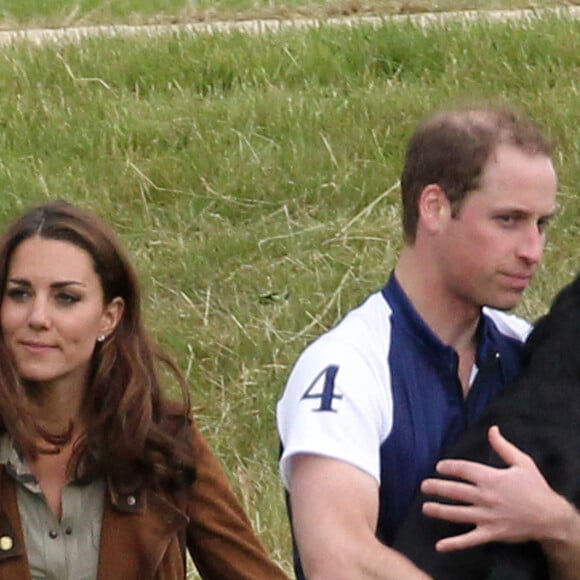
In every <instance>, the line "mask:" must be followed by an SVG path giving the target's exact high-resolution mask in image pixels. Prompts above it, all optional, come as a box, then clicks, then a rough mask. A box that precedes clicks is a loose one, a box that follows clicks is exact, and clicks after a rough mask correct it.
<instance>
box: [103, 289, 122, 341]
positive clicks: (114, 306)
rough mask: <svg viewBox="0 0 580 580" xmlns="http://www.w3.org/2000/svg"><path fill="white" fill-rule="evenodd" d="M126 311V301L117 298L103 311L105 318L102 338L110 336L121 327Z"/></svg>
mask: <svg viewBox="0 0 580 580" xmlns="http://www.w3.org/2000/svg"><path fill="white" fill-rule="evenodd" d="M124 311H125V301H124V300H123V299H122V298H121V297H120V296H117V297H116V298H113V300H111V301H110V302H109V303H108V304H107V305H105V308H104V310H103V317H102V320H101V335H102V336H105V337H107V336H109V335H110V334H112V333H113V332H115V329H116V328H117V326H118V325H119V322H121V318H123V312H124Z"/></svg>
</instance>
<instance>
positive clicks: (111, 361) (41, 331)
mask: <svg viewBox="0 0 580 580" xmlns="http://www.w3.org/2000/svg"><path fill="white" fill-rule="evenodd" d="M0 290H1V297H2V298H1V308H0V328H1V337H0V578H2V579H3V580H25V579H30V578H31V579H32V580H34V579H36V578H59V579H63V580H65V579H70V580H85V579H95V578H96V579H98V580H105V579H106V580H111V579H116V578H120V579H123V580H133V579H134V580H144V579H147V578H151V579H153V578H155V579H158V580H169V579H171V580H173V579H181V578H185V575H186V565H185V550H186V548H187V549H188V550H189V552H190V554H191V556H192V558H193V561H194V563H195V564H196V566H197V569H198V571H199V572H200V574H201V576H202V577H203V578H212V579H216V580H218V579H219V580H227V579H230V578H231V579H238V578H239V579H244V578H247V579H250V578H251V579H267V578H273V579H279V578H286V576H285V575H284V574H283V572H282V571H281V570H280V569H279V568H278V567H277V566H275V565H274V564H273V563H272V562H271V561H270V560H269V559H268V557H267V555H266V553H265V551H264V549H263V547H262V546H261V545H260V543H259V541H258V540H257V538H256V537H255V535H254V533H253V531H252V529H251V526H250V523H249V521H248V519H247V517H246V516H245V514H244V513H243V511H242V509H241V507H240V505H239V503H238V501H237V500H236V497H235V495H234V494H233V492H232V490H231V488H230V486H229V484H228V481H227V478H226V476H225V474H224V472H223V470H222V468H221V467H220V465H219V463H218V461H217V460H216V458H215V457H214V455H213V454H212V452H211V451H210V449H209V448H208V446H207V443H206V442H205V440H204V439H203V437H202V436H201V434H200V432H199V431H198V430H197V428H196V426H195V423H194V422H193V420H192V417H191V413H190V407H189V399H188V389H187V385H186V384H185V381H184V379H183V376H182V375H181V373H180V372H179V370H178V369H177V368H176V366H175V365H174V364H173V363H172V362H171V360H169V359H168V358H167V357H166V356H165V355H163V354H162V353H161V352H160V351H159V350H158V348H157V346H156V345H155V344H154V343H153V342H152V341H151V340H150V339H149V338H148V336H147V334H146V333H145V331H144V329H143V325H142V321H141V305H140V297H139V285H138V281H137V277H136V274H135V271H134V269H133V267H132V265H131V263H130V262H129V260H128V259H127V256H126V255H125V253H124V252H123V250H122V249H121V247H120V246H119V244H118V242H117V241H116V239H115V236H114V235H113V234H112V233H111V232H110V231H109V229H108V228H107V227H106V226H105V225H104V224H103V223H101V222H100V221H99V220H98V219H97V218H96V217H95V216H94V215H92V214H90V213H88V212H85V211H83V210H81V209H79V208H77V207H75V206H72V205H70V204H67V203H65V202H54V203H49V204H46V205H43V206H39V207H37V208H34V209H32V210H31V211H29V212H28V213H26V214H25V215H24V216H23V217H21V218H20V219H19V220H18V221H16V222H15V223H14V224H13V225H12V227H11V228H10V229H9V231H8V233H7V234H6V235H5V237H4V240H3V242H2V244H1V245H0ZM159 363H164V364H166V365H168V366H169V368H170V369H171V370H172V372H173V374H174V375H175V377H176V379H177V381H178V383H179V384H180V385H181V390H182V393H183V402H181V403H179V404H178V403H172V402H170V401H168V400H167V399H166V398H165V397H164V395H163V393H162V389H161V385H160V380H159V369H158V364H159Z"/></svg>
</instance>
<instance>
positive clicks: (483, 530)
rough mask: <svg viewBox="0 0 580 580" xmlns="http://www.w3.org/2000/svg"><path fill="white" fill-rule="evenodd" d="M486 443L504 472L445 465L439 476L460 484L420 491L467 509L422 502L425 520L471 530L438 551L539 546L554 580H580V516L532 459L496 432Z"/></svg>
mask: <svg viewBox="0 0 580 580" xmlns="http://www.w3.org/2000/svg"><path fill="white" fill-rule="evenodd" d="M489 441H490V444H491V446H492V447H493V449H494V450H495V451H496V452H497V453H498V454H499V456H500V457H501V458H502V459H503V460H504V461H505V463H506V464H507V466H508V467H507V468H494V467H490V466H488V465H483V464H479V463H475V462H472V461H464V460H459V459H453V460H443V461H440V462H439V463H438V464H437V471H438V472H439V473H441V474H442V475H446V476H450V477H454V478H459V479H461V480H463V482H456V481H448V480H443V479H441V480H439V479H427V480H425V481H424V482H423V484H422V485H421V490H422V491H423V492H424V493H427V494H430V495H436V496H439V497H444V498H447V499H450V500H454V501H457V502H460V503H463V504H468V505H446V504H439V503H436V502H426V503H425V504H424V505H423V511H424V513H425V514H426V515H428V516H431V517H436V518H440V519H444V520H448V521H453V522H461V523H469V524H473V525H474V526H475V527H474V529H473V530H471V531H469V532H467V533H465V534H461V535H459V536H454V537H451V538H445V539H443V540H441V541H439V542H438V543H437V546H436V547H437V549H438V550H440V551H452V550H462V549H465V548H469V547H472V546H476V545H479V544H484V543H487V542H492V541H502V542H525V541H529V540H535V541H538V542H540V544H541V545H542V548H543V550H544V553H545V554H546V557H547V559H548V562H549V565H550V570H551V578H552V579H553V580H578V579H580V513H579V512H578V511H577V510H576V509H575V508H574V506H572V505H571V504H570V503H569V502H568V501H566V500H565V499H564V498H563V497H562V496H560V495H558V494H557V493H556V492H555V491H554V490H552V489H551V488H550V486H549V485H548V483H547V482H546V480H545V479H544V477H543V476H542V474H541V473H540V471H539V470H538V468H537V466H536V464H535V463H534V461H533V460H532V458H531V457H530V456H529V455H527V454H525V453H523V452H522V451H520V450H519V449H518V448H517V447H516V446H515V445H513V444H511V443H510V442H509V441H508V440H507V439H505V438H504V437H503V436H502V435H501V433H500V432H499V429H498V428H497V427H492V428H491V429H490V431H489Z"/></svg>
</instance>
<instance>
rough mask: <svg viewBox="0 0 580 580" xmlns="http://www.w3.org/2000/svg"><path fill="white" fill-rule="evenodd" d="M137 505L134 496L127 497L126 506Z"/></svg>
mask: <svg viewBox="0 0 580 580" xmlns="http://www.w3.org/2000/svg"><path fill="white" fill-rule="evenodd" d="M136 503H137V500H136V499H135V496H134V495H129V496H127V505H130V506H134V505H135V504H136Z"/></svg>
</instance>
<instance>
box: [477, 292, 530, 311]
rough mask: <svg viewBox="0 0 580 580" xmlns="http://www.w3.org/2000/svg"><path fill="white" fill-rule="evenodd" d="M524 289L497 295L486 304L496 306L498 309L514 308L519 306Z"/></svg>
mask: <svg viewBox="0 0 580 580" xmlns="http://www.w3.org/2000/svg"><path fill="white" fill-rule="evenodd" d="M523 293H524V291H523V290H520V291H514V292H510V293H509V294H507V295H502V296H497V297H495V298H494V299H493V300H490V301H489V302H488V303H487V304H486V306H489V307H490V308H495V309H496V310H513V309H514V308H516V307H517V306H519V304H520V302H521V301H522V297H523Z"/></svg>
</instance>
